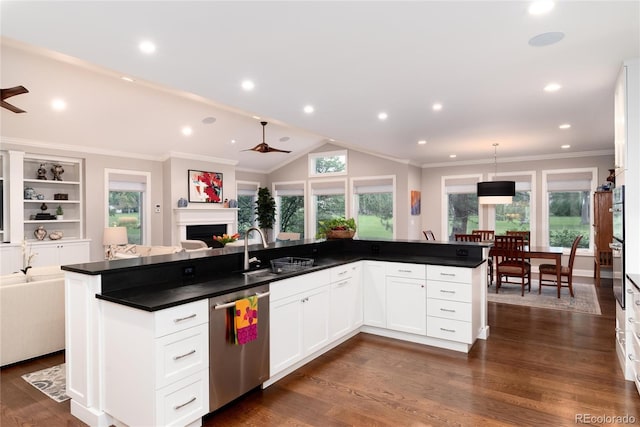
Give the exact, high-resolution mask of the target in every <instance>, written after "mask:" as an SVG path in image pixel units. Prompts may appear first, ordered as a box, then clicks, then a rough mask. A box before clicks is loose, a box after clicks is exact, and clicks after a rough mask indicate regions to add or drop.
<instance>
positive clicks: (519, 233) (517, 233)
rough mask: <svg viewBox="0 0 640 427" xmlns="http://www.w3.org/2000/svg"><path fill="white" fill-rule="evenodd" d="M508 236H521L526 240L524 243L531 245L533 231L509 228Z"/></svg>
mask: <svg viewBox="0 0 640 427" xmlns="http://www.w3.org/2000/svg"><path fill="white" fill-rule="evenodd" d="M507 236H521V237H522V240H524V245H525V246H529V245H530V244H531V231H528V230H526V231H525V230H508V231H507Z"/></svg>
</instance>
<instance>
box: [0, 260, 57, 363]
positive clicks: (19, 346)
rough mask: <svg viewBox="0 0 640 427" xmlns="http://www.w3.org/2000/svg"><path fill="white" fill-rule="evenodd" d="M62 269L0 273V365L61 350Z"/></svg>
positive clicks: (37, 269)
mask: <svg viewBox="0 0 640 427" xmlns="http://www.w3.org/2000/svg"><path fill="white" fill-rule="evenodd" d="M64 348H65V343H64V272H63V271H62V270H60V267H59V266H51V267H34V268H30V269H29V270H28V271H27V274H26V275H25V274H23V273H13V274H8V275H5V276H0V366H4V365H8V364H11V363H16V362H20V361H23V360H26V359H31V358H33V357H38V356H42V355H45V354H48V353H53V352H55V351H59V350H64Z"/></svg>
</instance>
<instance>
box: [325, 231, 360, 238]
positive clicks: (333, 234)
mask: <svg viewBox="0 0 640 427" xmlns="http://www.w3.org/2000/svg"><path fill="white" fill-rule="evenodd" d="M355 234H356V232H355V231H353V230H329V231H327V240H336V239H353V236H354V235H355Z"/></svg>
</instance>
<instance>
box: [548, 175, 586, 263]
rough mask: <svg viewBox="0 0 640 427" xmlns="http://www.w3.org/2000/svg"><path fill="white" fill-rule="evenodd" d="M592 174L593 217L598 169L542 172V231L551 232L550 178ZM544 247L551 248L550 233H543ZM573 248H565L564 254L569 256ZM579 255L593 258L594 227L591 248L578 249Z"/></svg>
mask: <svg viewBox="0 0 640 427" xmlns="http://www.w3.org/2000/svg"><path fill="white" fill-rule="evenodd" d="M584 172H590V173H591V189H590V192H589V203H590V206H591V212H590V215H591V216H593V193H595V191H596V188H597V185H598V168H597V167H593V168H574V169H550V170H543V171H542V190H541V194H542V221H541V222H542V224H541V226H542V229H543V230H547V231H548V230H549V197H547V192H548V185H547V182H548V177H549V175H557V174H567V173H584ZM591 221H593V217H591ZM542 246H549V233H548V232H545V233H542ZM570 249H571V248H565V250H564V253H565V254H568V253H569V252H570ZM576 254H577V255H589V256H593V227H589V248H586V249H585V248H582V249H581V248H578V250H577V251H576Z"/></svg>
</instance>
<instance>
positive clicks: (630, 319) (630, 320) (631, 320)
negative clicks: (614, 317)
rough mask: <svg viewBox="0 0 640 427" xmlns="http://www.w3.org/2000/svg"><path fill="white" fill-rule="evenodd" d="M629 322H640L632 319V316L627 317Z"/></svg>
mask: <svg viewBox="0 0 640 427" xmlns="http://www.w3.org/2000/svg"><path fill="white" fill-rule="evenodd" d="M629 323H640V322H638V321H637V320H633V317H629Z"/></svg>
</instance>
